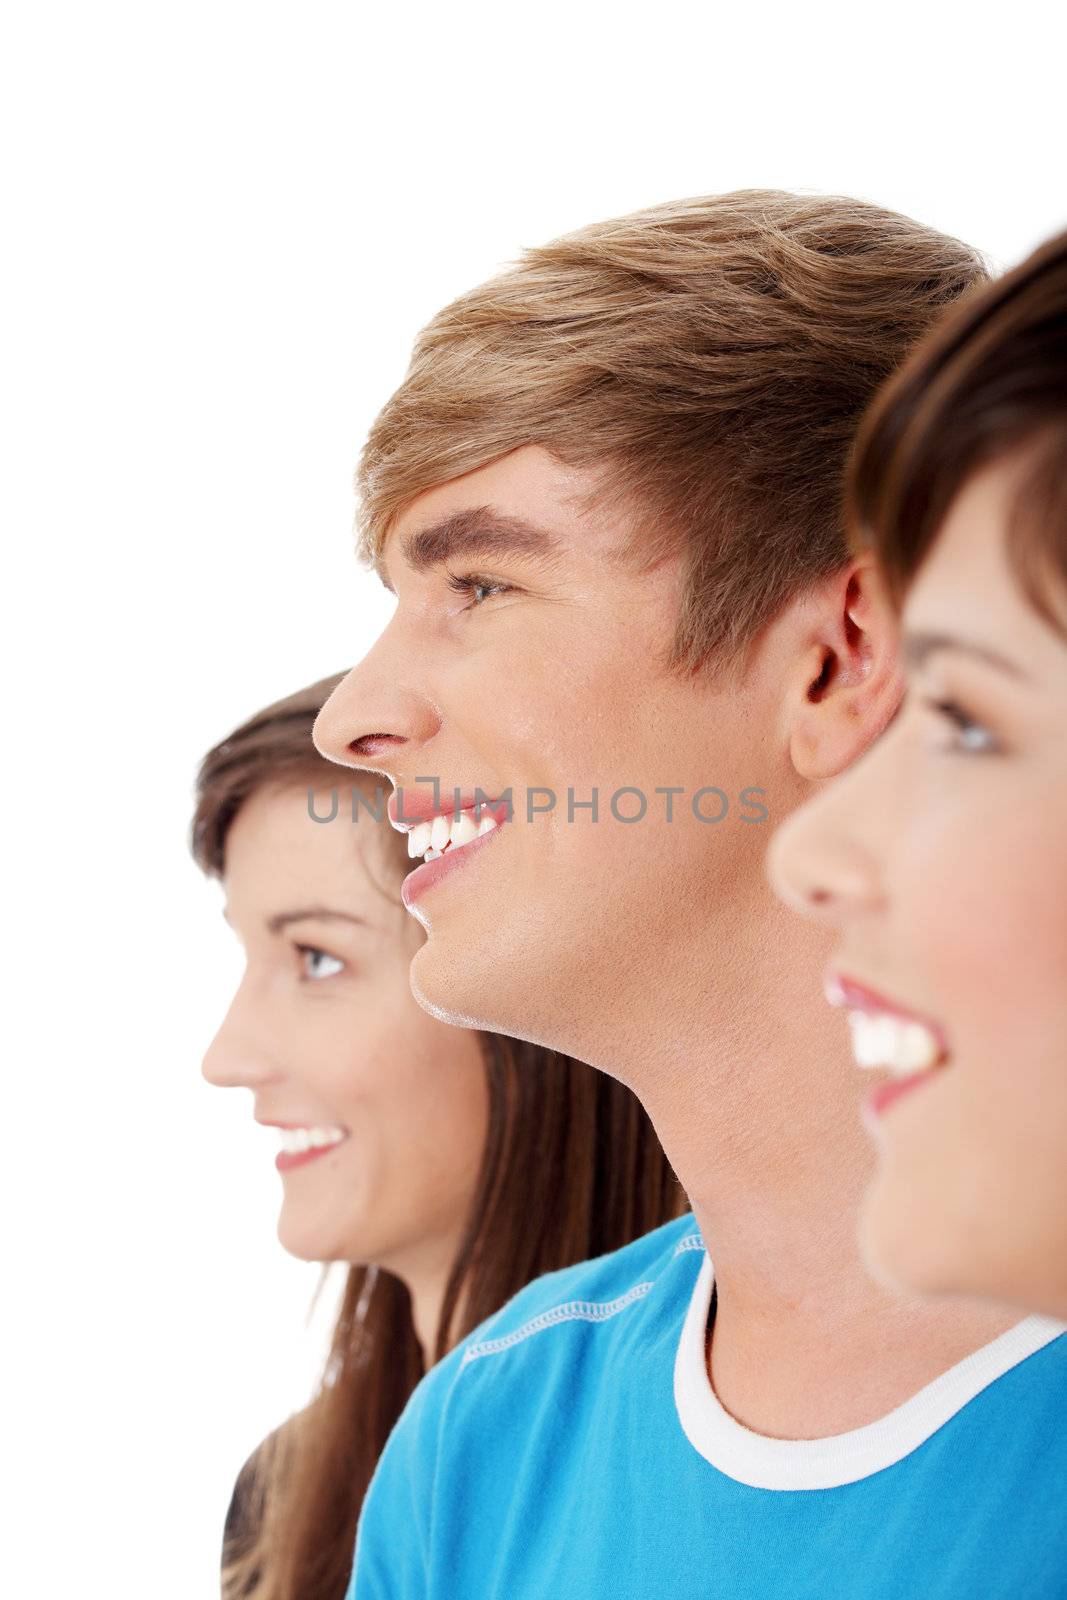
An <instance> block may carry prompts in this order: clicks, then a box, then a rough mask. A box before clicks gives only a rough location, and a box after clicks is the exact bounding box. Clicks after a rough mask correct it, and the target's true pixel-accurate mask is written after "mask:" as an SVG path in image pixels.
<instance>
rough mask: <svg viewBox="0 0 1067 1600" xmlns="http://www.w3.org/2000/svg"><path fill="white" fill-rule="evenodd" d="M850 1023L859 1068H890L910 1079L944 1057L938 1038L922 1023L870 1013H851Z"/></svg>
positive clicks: (900, 1075) (882, 1013)
mask: <svg viewBox="0 0 1067 1600" xmlns="http://www.w3.org/2000/svg"><path fill="white" fill-rule="evenodd" d="M848 1021H849V1027H850V1028H851V1030H852V1053H853V1055H854V1056H855V1058H856V1064H857V1066H860V1067H888V1068H889V1070H890V1071H891V1072H893V1073H895V1074H896V1075H897V1076H898V1077H907V1076H909V1075H910V1074H911V1073H915V1072H924V1071H926V1069H927V1068H928V1067H932V1066H933V1065H934V1064H935V1063H936V1061H937V1060H938V1057H939V1056H940V1054H941V1047H940V1045H939V1043H938V1041H937V1039H936V1038H935V1037H934V1035H933V1034H932V1033H931V1031H930V1029H929V1028H927V1027H925V1026H924V1025H923V1023H921V1022H909V1021H907V1020H906V1019H905V1018H904V1017H893V1016H889V1015H888V1014H887V1013H885V1012H879V1013H877V1014H876V1015H874V1016H871V1015H870V1014H869V1013H868V1012H866V1011H850V1012H849V1014H848Z"/></svg>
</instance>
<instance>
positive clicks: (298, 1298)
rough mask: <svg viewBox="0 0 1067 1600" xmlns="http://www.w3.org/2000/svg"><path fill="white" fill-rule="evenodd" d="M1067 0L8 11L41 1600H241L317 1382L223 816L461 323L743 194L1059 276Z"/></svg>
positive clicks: (21, 1309)
mask: <svg viewBox="0 0 1067 1600" xmlns="http://www.w3.org/2000/svg"><path fill="white" fill-rule="evenodd" d="M1052 9H1053V8H1051V7H1042V8H1038V7H1037V6H1036V5H1030V4H1025V3H1024V4H1016V5H1013V6H1010V7H997V8H996V9H995V10H994V9H993V8H989V9H988V10H985V9H984V8H981V7H979V6H977V5H975V4H974V3H971V4H968V5H958V6H952V7H948V6H938V5H937V4H925V5H921V6H920V5H911V6H909V5H902V4H899V3H897V4H893V5H892V6H888V5H887V6H883V7H881V8H872V7H869V6H860V5H856V4H852V5H849V6H847V7H844V6H842V7H840V8H830V7H827V6H822V7H820V6H817V5H816V6H812V5H806V6H805V5H791V6H782V7H775V6H773V5H766V4H764V5H761V6H740V5H730V6H728V7H727V6H722V7H717V6H714V5H703V6H683V5H678V4H670V3H666V0H659V3H656V4H648V5H645V6H644V7H642V8H641V9H639V10H638V9H633V10H631V9H629V8H627V7H624V6H622V5H621V4H619V3H616V4H615V5H612V6H602V7H601V6H582V5H581V4H578V3H572V4H569V5H566V6H560V5H556V4H546V3H542V4H540V5H538V6H536V7H535V6H527V7H524V8H517V7H510V6H506V5H504V4H502V3H498V4H496V5H494V6H487V5H481V4H477V5H473V4H470V5H462V4H459V5H457V4H453V5H451V6H434V7H429V6H426V7H421V6H419V5H412V4H409V5H407V6H403V7H401V6H394V7H392V8H387V7H383V6H374V7H371V6H357V5H356V4H355V3H354V0H352V3H348V4H338V3H335V0H303V3H301V4H296V3H285V4H280V3H272V0H257V3H255V4H251V3H237V0H212V3H210V4H203V3H200V0H184V3H182V4H181V5H178V4H171V5H160V4H152V3H150V0H137V3H133V4H126V5H121V4H115V3H110V0H97V3H96V4H68V5H55V4H49V3H47V0H22V4H21V5H20V4H16V5H15V6H14V7H13V8H12V9H9V10H8V12H7V17H8V20H7V23H6V26H5V30H4V37H3V39H0V63H2V64H0V147H2V149H3V151H4V162H5V169H6V170H5V172H4V175H3V180H2V182H3V189H2V194H0V199H2V213H0V217H2V223H3V228H4V233H5V235H6V239H7V242H6V244H5V246H4V249H3V253H2V256H0V263H2V270H3V272H4V275H5V280H6V282H5V288H4V293H3V296H2V300H0V316H2V318H3V338H2V354H0V367H2V370H3V380H2V381H3V391H4V392H3V400H2V408H3V410H2V424H3V429H2V439H3V446H4V459H5V466H4V471H3V488H2V492H3V497H4V507H3V524H2V526H3V559H4V569H5V570H4V586H5V594H4V626H3V629H2V636H3V640H4V646H5V661H6V672H5V682H6V688H7V691H8V692H7V696H6V707H7V709H6V717H5V726H4V730H3V740H2V746H0V747H2V749H3V751H4V754H5V756H6V758H7V759H6V762H5V784H4V803H5V819H6V827H5V832H4V864H5V885H6V892H5V894H4V903H3V917H2V926H3V934H4V941H5V959H4V972H5V975H6V977H7V980H8V983H7V988H6V991H5V993H6V1000H5V1028H4V1041H5V1050H4V1086H5V1094H4V1102H5V1104H4V1110H5V1111H6V1116H5V1117H4V1138H3V1155H4V1159H3V1163H2V1166H0V1172H2V1174H3V1221H4V1230H5V1232H4V1241H5V1242H4V1249H5V1253H6V1269H7V1270H6V1271H5V1273H4V1279H3V1282H4V1286H5V1289H6V1296H5V1304H6V1309H5V1313H4V1334H5V1347H4V1358H3V1369H2V1370H3V1378H4V1395H3V1408H4V1409H3V1414H2V1416H0V1431H2V1434H3V1438H4V1452H3V1453H4V1456H5V1458H6V1462H5V1466H4V1469H3V1470H4V1473H5V1475H6V1477H7V1482H6V1484H5V1485H4V1502H3V1503H4V1512H5V1517H4V1521H5V1526H6V1531H5V1535H4V1541H3V1549H2V1552H0V1560H2V1561H3V1562H5V1563H6V1564H7V1565H8V1567H9V1571H7V1572H6V1573H4V1574H0V1588H2V1590H3V1592H4V1593H5V1594H8V1595H13V1596H14V1595H18V1596H19V1597H20V1600H21V1597H24V1596H31V1595H41V1596H49V1597H52V1596H58V1595H65V1594H68V1593H70V1594H74V1593H77V1594H79V1595H81V1594H86V1595H93V1596H95V1595H101V1596H106V1597H107V1600H125V1597H127V1596H128V1597H134V1596H137V1597H148V1596H151V1597H153V1600H171V1597H175V1600H178V1597H180V1600H193V1597H197V1596H209V1595H211V1594H212V1593H213V1592H216V1561H217V1548H218V1540H219V1531H220V1523H221V1518H222V1513H223V1509H224V1507H225V1504H226V1499H227V1497H228V1494H229V1489H230V1485H231V1481H232V1478H233V1475H234V1472H235V1471H236V1469H237V1467H238V1466H239V1464H240V1462H241V1461H242V1460H243V1459H244V1456H245V1455H246V1454H247V1453H248V1451H249V1450H250V1449H251V1448H252V1446H253V1445H254V1444H255V1443H256V1441H257V1440H258V1439H259V1438H260V1436H261V1435H262V1434H263V1433H264V1432H266V1431H267V1430H268V1429H269V1428H270V1427H271V1426H272V1425H273V1424H274V1423H275V1422H276V1421H277V1420H278V1419H279V1418H280V1417H281V1416H282V1415H284V1414H285V1413H286V1412H287V1411H288V1410H289V1409H291V1408H293V1407H295V1406H297V1405H298V1404H300V1403H301V1401H302V1400H303V1398H304V1397H305V1396H306V1394H307V1393H308V1392H309V1390H310V1387H311V1384H312V1382H313V1379H314V1376H315V1371H316V1363H317V1360H318V1354H319V1347H320V1341H321V1329H320V1332H319V1333H318V1334H316V1333H315V1332H314V1330H312V1331H311V1332H308V1331H306V1330H305V1325H304V1319H305V1313H306V1309H307V1305H308V1301H309V1298H310V1295H311V1293H312V1290H313V1288H314V1284H315V1281H316V1272H315V1269H314V1268H311V1267H307V1266H299V1265H297V1264H295V1263H293V1262H290V1261H288V1260H287V1259H286V1258H285V1257H284V1256H283V1255H282V1253H281V1251H280V1249H279V1247H278V1246H277V1244H276V1242H275V1240H274V1236H273V1230H274V1217H275V1212H276V1208H277V1183H278V1180H277V1177H276V1174H275V1173H274V1170H273V1165H272V1156H273V1144H272V1143H270V1142H267V1143H265V1142H264V1138H265V1136H264V1133H263V1130H259V1129H255V1128H254V1127H253V1126H252V1124H251V1121H250V1117H249V1114H248V1111H249V1108H248V1105H247V1103H246V1097H245V1096H243V1095H234V1094H220V1093H217V1092H215V1091H212V1090H210V1089H208V1088H207V1087H206V1086H205V1085H204V1084H203V1083H202V1082H201V1081H200V1078H199V1071H198V1069H199V1061H200V1056H201V1054H202V1051H203V1048H204V1046H205V1044H206V1042H207V1041H208V1039H209V1038H210V1036H211V1033H212V1031H213V1029H214V1027H215V1025H216V1023H217V1021H218V1019H219V1017H220V1016H221V1014H222V1012H223V1010H224V1008H225V1005H226V1002H227V998H228V994H229V991H230V989H231V987H232V985H233V983H234V982H235V979H236V977H237V974H238V969H239V957H238V952H237V949H236V947H235V946H233V945H232V944H231V940H230V936H229V935H228V933H227V931H226V930H225V928H224V926H223V924H222V922H221V919H220V916H219V905H220V900H219V895H218V893H217V891H216V890H215V889H214V887H213V886H208V885H206V884H205V883H204V882H203V881H202V880H201V879H200V877H199V875H198V874H197V872H196V871H195V869H194V868H193V866H192V864H191V862H190V860H189V859H188V857H187V855H186V852H185V833H186V829H187V825H188V815H189V806H190V793H191V782H192V775H193V772H194V768H195V765H196V762H197V759H198V757H199V756H200V755H201V753H202V752H203V751H204V750H205V749H206V748H207V746H208V745H209V744H211V743H212V742H214V741H215V740H216V739H217V738H219V737H221V736H222V735H223V734H224V733H226V732H227V731H228V730H229V729H230V728H231V727H232V726H233V725H234V723H235V722H236V721H238V720H239V719H241V718H243V717H244V716H246V715H247V714H249V713H250V712H252V711H253V710H255V709H256V708H257V707H259V706H260V705H262V704H264V703H266V702H267V701H268V700H271V699H273V698H275V697H276V696H278V695H281V694H284V693H287V692H288V691H290V690H292V689H294V688H296V687H298V686H300V685H302V684H304V683H306V682H309V681H310V680H312V679H315V678H318V677H320V676H322V675H324V674H326V673H328V672H332V671H335V670H339V669H340V668H342V667H344V666H347V665H349V664H350V663H351V662H352V661H354V660H355V659H357V658H358V657H359V655H360V654H361V653H362V651H363V650H364V648H365V647H366V646H367V644H368V643H369V642H370V641H371V639H372V638H373V637H374V634H375V632H376V631H377V629H378V628H379V627H380V625H381V623H382V621H383V620H384V618H385V616H386V615H387V607H386V605H385V598H386V597H385V596H384V595H383V594H381V593H379V592H378V591H377V588H376V586H375V585H374V583H373V582H372V581H371V580H370V579H369V578H368V577H366V576H364V575H361V574H359V573H358V572H357V570H356V568H355V564H354V559H353V555H352V540H351V522H352V514H353V501H352V493H351V476H352V470H353V465H354V462H355V457H356V453H357V450H358V447H359V444H360V442H361V440H362V437H363V434H364V432H365V430H366V428H367V426H368V424H369V422H370V420H371V418H372V417H373V415H374V413H375V411H376V409H377V408H378V406H379V405H380V404H381V403H382V402H383V401H384V399H385V398H386V396H387V395H388V393H389V392H390V390H391V389H392V387H393V386H394V385H395V384H396V382H397V381H398V380H399V378H400V377H401V375H402V372H403V369H404V365H405V360H406V356H407V352H408V348H409V346H410V342H411V339H412V336H413V335H414V333H415V331H416V329H417V328H418V327H419V326H420V325H421V323H422V322H424V321H425V320H426V319H427V318H428V317H429V316H430V315H431V314H432V312H433V311H434V310H435V309H436V308H437V307H438V306H439V305H441V304H442V303H443V302H444V301H445V300H447V299H449V298H451V297H452V296H453V295H454V294H456V293H458V292H459V291H461V290H462V289H464V288H466V287H468V286H469V285H471V284H472V283H474V282H477V281H479V280H480V279H482V278H484V277H485V276H487V275H488V274H489V273H490V272H492V271H493V270H494V269H495V268H496V267H497V266H498V265H499V264H501V263H503V262H504V261H505V260H507V259H509V258H511V257H513V256H514V255H515V254H516V253H517V251H518V250H519V249H520V248H521V247H522V246H523V245H524V244H535V243H538V242H541V241H543V240H544V239H546V238H549V237H551V236H553V235H555V234H558V233H561V232H563V231H565V230H567V229H569V228H571V227H574V226H578V225H580V224H582V223H585V222H589V221H593V220H595V219H597V218H601V217H605V216H610V215H612V214H614V213H618V212H622V211H627V210H631V209H633V208H635V207H637V206H640V205H644V204H647V203H651V202H654V201H657V200H665V199H671V198H676V197H678V196H681V195H685V194H698V193H709V192H713V191H718V190H726V189H731V188H737V187H741V186H768V187H771V186H774V187H795V188H808V189H816V190H822V191H834V192H845V193H852V194H857V195H861V196H864V197H868V198H871V199H875V200H877V201H879V202H881V203H883V204H886V205H889V206H893V207H896V208H897V209H900V210H903V211H906V212H910V213H912V214H913V215H915V216H917V217H919V218H921V219H923V220H924V221H927V222H930V223H933V224H935V225H937V226H939V227H941V228H943V229H945V230H946V231H949V232H953V233H956V234H958V235H960V236H962V237H964V238H966V239H968V240H970V241H971V242H973V243H975V244H978V245H980V246H982V247H983V248H985V249H986V250H988V251H990V252H991V253H992V254H993V256H994V257H995V258H997V259H998V260H999V261H1000V262H1001V263H1004V264H1006V263H1010V262H1013V261H1014V260H1016V259H1017V258H1019V257H1020V256H1021V255H1022V254H1023V253H1025V252H1026V251H1027V250H1028V249H1029V248H1030V247H1031V246H1032V245H1034V244H1035V243H1037V242H1038V240H1039V239H1040V238H1041V237H1042V236H1044V235H1045V234H1047V233H1049V232H1051V231H1053V230H1054V229H1056V228H1058V227H1061V226H1063V225H1064V224H1065V223H1067V191H1065V188H1064V163H1063V155H1064V134H1063V88H1062V60H1063V54H1062V52H1063V45H1064V42H1065V41H1064V38H1063V36H1062V34H1060V35H1059V36H1053V35H1052V34H1050V32H1049V26H1050V25H1049V23H1048V22H1047V21H1045V22H1042V21H1041V20H1039V19H1040V18H1041V16H1042V14H1045V15H1046V16H1047V15H1048V14H1050V13H1051V11H1052Z"/></svg>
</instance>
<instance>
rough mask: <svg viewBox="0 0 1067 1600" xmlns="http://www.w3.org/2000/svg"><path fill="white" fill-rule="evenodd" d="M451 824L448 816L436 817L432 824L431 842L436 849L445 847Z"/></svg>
mask: <svg viewBox="0 0 1067 1600" xmlns="http://www.w3.org/2000/svg"><path fill="white" fill-rule="evenodd" d="M451 826H452V825H451V823H450V822H449V820H448V818H447V817H434V819H433V822H432V823H431V824H430V844H431V845H432V847H433V848H434V849H435V850H443V849H444V847H445V845H446V844H447V843H448V835H449V831H450V829H451Z"/></svg>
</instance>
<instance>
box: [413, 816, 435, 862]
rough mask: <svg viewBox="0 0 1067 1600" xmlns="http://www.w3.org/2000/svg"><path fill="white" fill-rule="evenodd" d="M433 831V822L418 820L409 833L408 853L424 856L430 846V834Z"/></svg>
mask: <svg viewBox="0 0 1067 1600" xmlns="http://www.w3.org/2000/svg"><path fill="white" fill-rule="evenodd" d="M432 832H433V823H432V822H418V823H416V824H415V826H414V827H413V828H412V830H411V832H410V833H409V834H408V855H409V856H422V855H425V854H426V852H427V850H428V849H429V848H430V835H431V833H432Z"/></svg>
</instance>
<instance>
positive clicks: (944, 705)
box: [923, 700, 999, 756]
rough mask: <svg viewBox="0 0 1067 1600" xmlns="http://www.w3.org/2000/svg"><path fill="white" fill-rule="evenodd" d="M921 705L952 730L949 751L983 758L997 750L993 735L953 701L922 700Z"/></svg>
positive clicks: (997, 745) (996, 742)
mask: <svg viewBox="0 0 1067 1600" xmlns="http://www.w3.org/2000/svg"><path fill="white" fill-rule="evenodd" d="M923 704H924V705H925V706H926V707H927V709H928V710H930V711H932V712H934V713H935V715H936V716H938V717H939V718H940V719H941V721H942V722H947V723H948V724H949V725H950V727H951V728H952V730H953V735H954V736H953V738H952V739H951V740H950V742H949V744H948V746H947V748H948V749H949V750H951V751H953V752H955V753H957V754H962V755H968V756H984V755H989V754H991V753H992V752H994V751H996V750H997V749H999V744H998V741H997V739H996V737H995V735H994V734H992V733H991V732H990V731H989V729H988V728H987V727H986V726H985V725H984V724H983V723H981V722H976V721H975V720H974V718H973V717H970V716H968V715H967V713H966V711H964V709H963V707H962V706H961V705H958V704H957V703H956V701H955V700H924V701H923Z"/></svg>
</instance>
